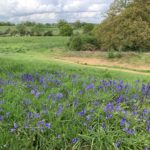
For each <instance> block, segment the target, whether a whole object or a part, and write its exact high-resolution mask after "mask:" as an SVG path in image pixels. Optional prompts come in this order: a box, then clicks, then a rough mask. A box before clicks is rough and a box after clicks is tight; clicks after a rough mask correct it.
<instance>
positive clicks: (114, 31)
mask: <svg viewBox="0 0 150 150" xmlns="http://www.w3.org/2000/svg"><path fill="white" fill-rule="evenodd" d="M149 14H150V3H149V1H148V0H134V1H133V2H132V3H130V4H129V5H128V6H126V7H125V8H124V9H122V10H121V11H120V13H119V14H117V15H115V16H113V17H108V18H107V19H105V20H104V21H103V22H102V23H101V24H100V25H98V26H97V27H96V28H95V30H94V31H95V35H96V36H97V38H98V40H99V42H100V43H101V45H102V48H103V49H106V50H108V49H114V50H120V49H121V50H124V51H126V50H133V51H141V50H145V51H150V42H149V41H150V15H149Z"/></svg>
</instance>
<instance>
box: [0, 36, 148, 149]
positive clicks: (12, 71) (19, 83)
mask: <svg viewBox="0 0 150 150" xmlns="http://www.w3.org/2000/svg"><path fill="white" fill-rule="evenodd" d="M67 42H68V37H61V36H52V37H1V38H0V149H2V150H20V149H22V150H28V149H30V150H35V149H36V150H60V149H62V150H71V149H72V150H76V149H77V150H117V149H120V150H144V149H148V148H150V143H149V141H150V122H149V116H150V102H149V100H150V76H145V75H139V74H138V73H137V74H134V75H133V74H132V73H126V72H119V71H111V70H109V69H97V68H94V67H88V66H83V65H78V64H71V63H67V62H66V63H65V62H62V61H56V60H55V59H53V57H55V56H70V55H73V56H80V55H82V52H73V51H72V52H69V51H68V50H67V46H66V44H67ZM99 55H100V54H98V56H96V57H97V58H99V57H101V56H99ZM82 57H94V56H87V54H86V53H85V54H84V55H82ZM135 57H137V56H135ZM143 57H145V58H146V54H143ZM146 59H147V60H148V58H146Z"/></svg>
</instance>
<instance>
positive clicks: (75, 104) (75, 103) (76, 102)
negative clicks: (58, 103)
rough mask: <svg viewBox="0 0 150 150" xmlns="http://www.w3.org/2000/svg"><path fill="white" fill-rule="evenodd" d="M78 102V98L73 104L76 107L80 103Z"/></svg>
mask: <svg viewBox="0 0 150 150" xmlns="http://www.w3.org/2000/svg"><path fill="white" fill-rule="evenodd" d="M78 103H79V102H78V100H77V99H76V100H75V101H74V103H73V106H74V107H76V106H77V105H78Z"/></svg>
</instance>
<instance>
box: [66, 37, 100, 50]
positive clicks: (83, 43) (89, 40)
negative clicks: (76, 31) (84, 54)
mask: <svg viewBox="0 0 150 150" xmlns="http://www.w3.org/2000/svg"><path fill="white" fill-rule="evenodd" d="M68 46H69V48H70V49H71V50H77V51H80V50H97V49H99V48H100V45H99V42H98V41H97V39H96V38H95V37H94V36H92V35H74V36H72V37H71V38H70V41H69V43H68Z"/></svg>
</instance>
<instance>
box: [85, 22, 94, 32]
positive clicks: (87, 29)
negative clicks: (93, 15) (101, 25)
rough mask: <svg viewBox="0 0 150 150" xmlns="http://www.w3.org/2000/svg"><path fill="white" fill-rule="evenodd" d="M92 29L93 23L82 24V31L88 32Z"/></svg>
mask: <svg viewBox="0 0 150 150" xmlns="http://www.w3.org/2000/svg"><path fill="white" fill-rule="evenodd" d="M93 29H94V24H92V23H86V24H85V25H84V26H83V32H84V33H90V32H91V31H92V30H93Z"/></svg>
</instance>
